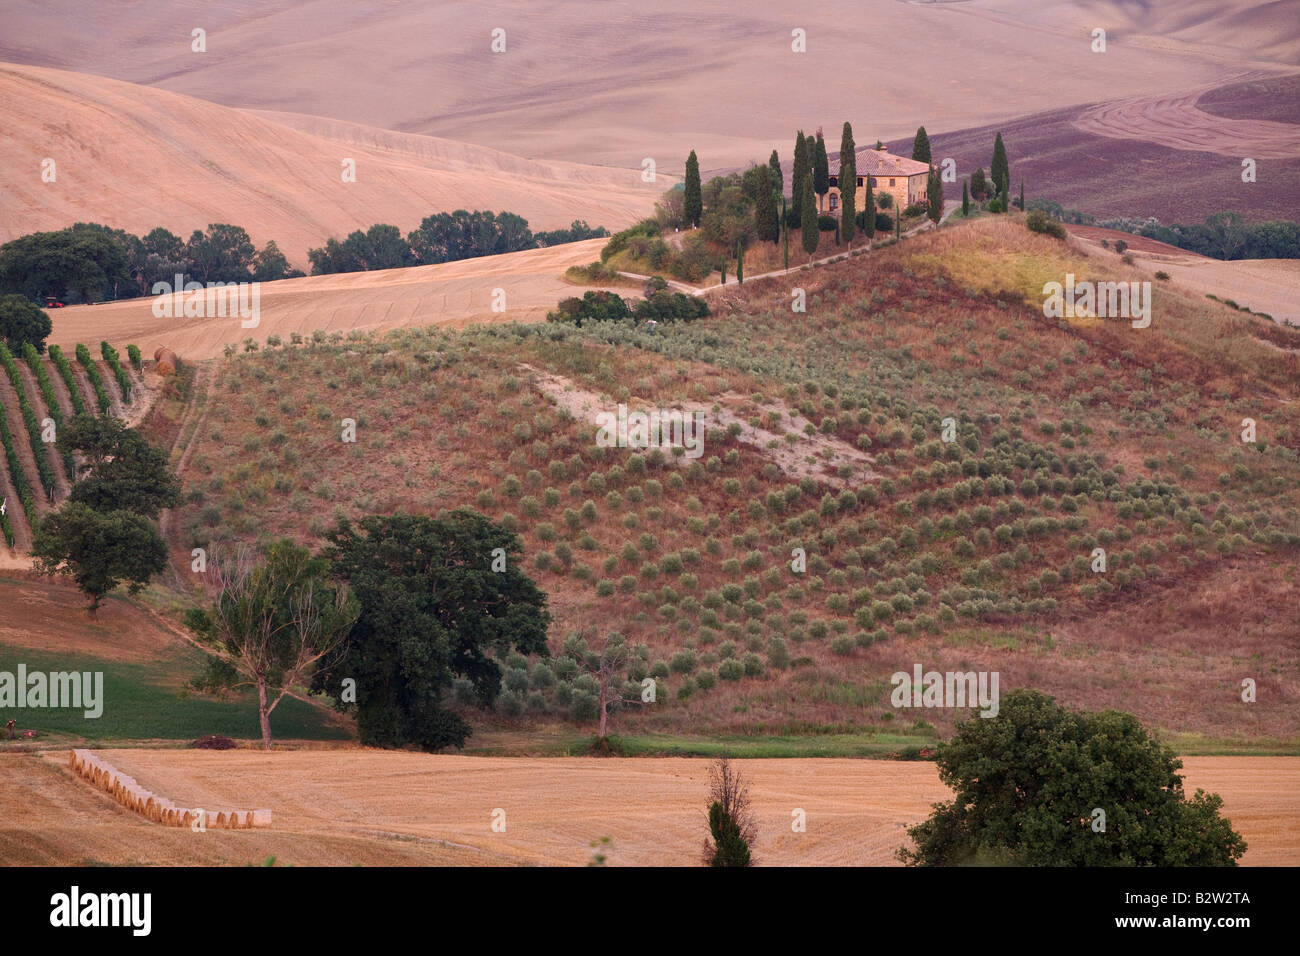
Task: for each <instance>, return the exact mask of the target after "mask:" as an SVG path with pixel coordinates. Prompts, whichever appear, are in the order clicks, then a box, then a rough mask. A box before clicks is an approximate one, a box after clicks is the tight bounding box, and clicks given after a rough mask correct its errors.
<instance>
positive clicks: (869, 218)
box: [854, 163, 876, 241]
mask: <svg viewBox="0 0 1300 956" xmlns="http://www.w3.org/2000/svg"><path fill="white" fill-rule="evenodd" d="M856 165H857V164H856V163H855V164H854V166H855V167H856ZM856 171H857V170H856V168H855V169H854V172H856ZM862 188H863V189H865V190H866V192H865V193H863V194H862V235H863V236H864V237H865V238H866V239H867V241H870V240H871V239H873V238H874V237H875V235H876V199H875V197H874V196H872V195H871V173H870V172H866V173H863V175H862Z"/></svg>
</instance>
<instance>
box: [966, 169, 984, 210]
mask: <svg viewBox="0 0 1300 956" xmlns="http://www.w3.org/2000/svg"><path fill="white" fill-rule="evenodd" d="M987 193H988V184H987V183H986V182H985V179H984V170H983V169H977V170H975V172H973V173H971V176H970V194H971V198H972V199H974V200H975V201H976V202H983V201H984V197H985V195H986V194H987Z"/></svg>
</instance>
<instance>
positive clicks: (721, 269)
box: [718, 258, 727, 285]
mask: <svg viewBox="0 0 1300 956" xmlns="http://www.w3.org/2000/svg"><path fill="white" fill-rule="evenodd" d="M718 272H719V273H720V274H721V275H722V284H723V285H726V284H727V260H726V259H725V258H724V259H723V260H722V265H720V266H718Z"/></svg>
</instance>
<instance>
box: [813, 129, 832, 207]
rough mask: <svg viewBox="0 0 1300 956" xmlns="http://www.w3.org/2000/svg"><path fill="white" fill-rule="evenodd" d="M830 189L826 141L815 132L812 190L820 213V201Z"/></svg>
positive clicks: (820, 132)
mask: <svg viewBox="0 0 1300 956" xmlns="http://www.w3.org/2000/svg"><path fill="white" fill-rule="evenodd" d="M830 188H831V168H830V160H829V159H828V158H827V156H826V140H825V139H823V138H822V131H821V130H818V131H817V142H816V145H815V146H814V147H813V189H814V190H815V191H816V193H817V210H818V211H819V212H820V211H821V208H822V206H821V201H822V200H823V199H824V198H825V197H826V194H827V193H828V192H829V191H830Z"/></svg>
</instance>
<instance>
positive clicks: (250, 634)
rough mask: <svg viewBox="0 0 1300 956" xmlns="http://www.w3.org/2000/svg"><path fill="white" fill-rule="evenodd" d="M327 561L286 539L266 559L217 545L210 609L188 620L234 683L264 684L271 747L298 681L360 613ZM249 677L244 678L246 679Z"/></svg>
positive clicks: (261, 698) (260, 694)
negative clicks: (277, 718) (279, 714)
mask: <svg viewBox="0 0 1300 956" xmlns="http://www.w3.org/2000/svg"><path fill="white" fill-rule="evenodd" d="M326 572H327V565H326V563H325V562H324V561H323V560H322V559H320V558H313V557H312V556H311V554H310V553H309V552H308V551H307V549H305V548H300V547H298V546H296V545H294V544H292V543H291V542H288V541H281V542H277V543H276V544H273V545H271V547H270V548H269V549H268V550H267V555H266V560H265V562H264V563H263V562H261V561H259V559H258V555H257V553H256V552H255V551H253V549H251V548H249V547H248V546H247V545H243V544H241V545H237V546H236V547H235V548H233V549H231V550H228V551H222V550H219V549H214V550H213V553H212V555H211V556H210V559H209V561H208V582H209V585H210V586H211V588H212V590H213V593H214V598H215V599H214V602H213V604H212V606H211V608H210V609H206V610H196V611H191V612H190V613H189V614H188V615H187V616H186V623H187V624H188V625H189V627H190V629H191V630H193V631H194V632H195V633H196V634H198V635H199V636H200V637H202V638H204V639H205V640H206V642H207V643H208V644H210V645H211V646H213V647H214V648H215V649H217V650H218V651H219V652H222V659H223V660H224V661H225V662H226V663H227V664H229V665H230V668H231V672H230V679H229V680H227V681H226V686H229V687H242V686H252V687H256V688H257V713H258V720H259V722H260V725H261V730H262V745H263V746H264V747H266V748H268V749H269V748H270V746H271V713H272V712H273V711H274V710H275V708H276V707H277V706H279V704H280V702H281V701H282V700H284V698H285V697H286V696H287V695H288V694H289V693H290V690H291V689H292V688H293V687H297V686H305V685H306V684H308V683H310V678H311V672H312V668H313V667H315V665H316V664H317V663H318V662H320V661H321V660H323V659H325V658H327V657H329V656H330V655H332V654H334V653H335V652H336V651H338V650H339V649H340V647H341V645H342V643H343V639H344V638H345V637H346V636H347V634H348V631H349V630H351V628H352V624H353V622H354V621H355V620H356V619H357V615H358V613H359V607H358V605H357V602H356V600H355V599H354V598H352V597H351V595H350V594H349V593H348V590H347V588H346V587H344V586H342V585H338V586H336V585H332V584H330V583H329V582H328V580H327V578H326ZM241 678H242V679H241Z"/></svg>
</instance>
